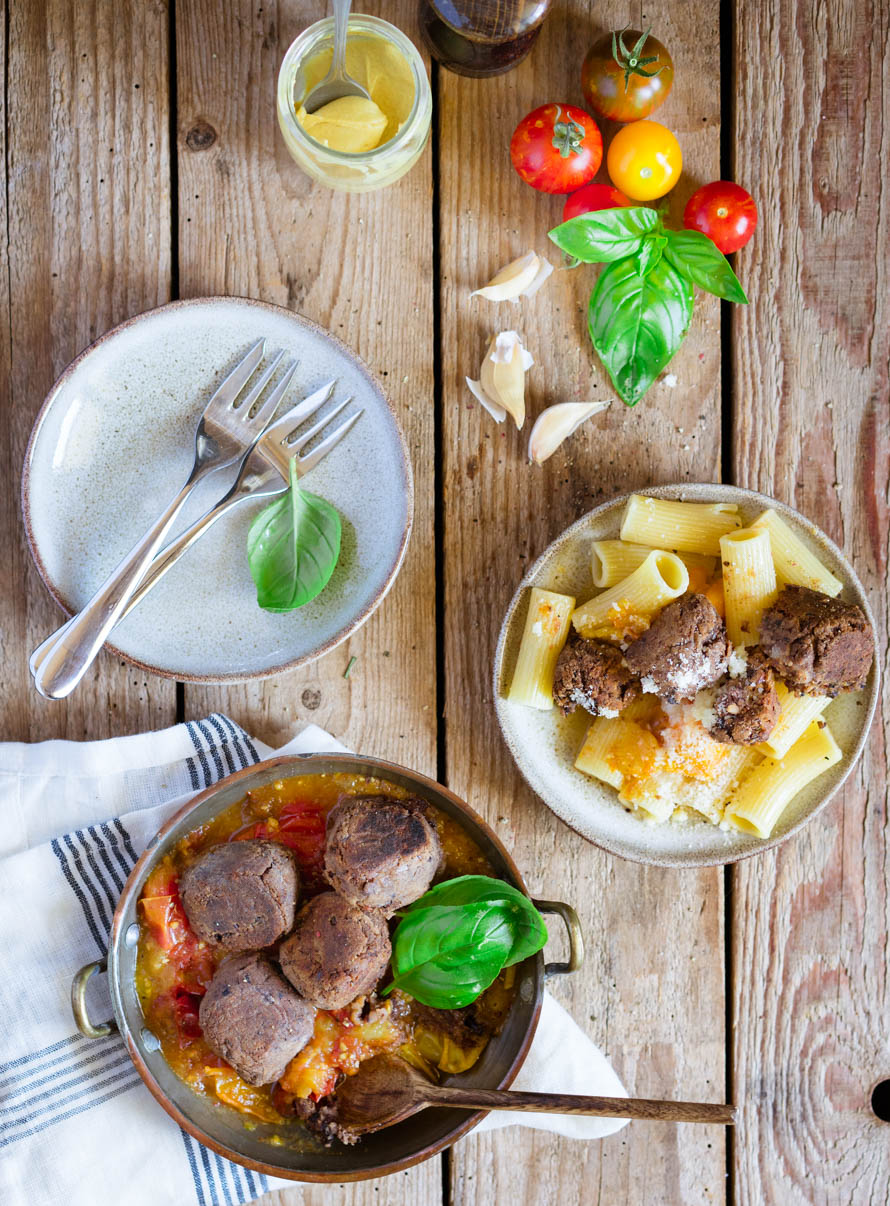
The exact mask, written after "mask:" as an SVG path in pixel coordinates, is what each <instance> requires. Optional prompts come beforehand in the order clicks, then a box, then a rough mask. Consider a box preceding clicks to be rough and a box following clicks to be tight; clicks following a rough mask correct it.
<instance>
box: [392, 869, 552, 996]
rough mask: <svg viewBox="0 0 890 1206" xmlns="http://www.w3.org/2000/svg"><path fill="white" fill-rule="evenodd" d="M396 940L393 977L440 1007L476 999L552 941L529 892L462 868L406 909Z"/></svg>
mask: <svg viewBox="0 0 890 1206" xmlns="http://www.w3.org/2000/svg"><path fill="white" fill-rule="evenodd" d="M401 918H402V919H401V921H400V922H399V924H398V926H397V927H396V931H395V934H394V935H393V942H392V949H393V953H392V969H393V979H392V983H391V984H389V985H388V986H387V987H386V989H385V990H384V992H390V991H392V989H393V988H400V989H402V991H403V992H406V993H408V995H409V996H412V997H414V998H415V1000H417V1001H420V1002H421V1004H423V1005H429V1006H431V1007H432V1008H434V1009H461V1008H462V1007H463V1006H464V1005H469V1004H470V1002H472V1001H475V1000H476V998H477V997H478V996H479V995H480V993H482V992H484V991H485V989H486V988H488V986H489V985H490V984H492V983H493V982H494V981H495V979H496V978H497V976H498V975H499V974H500V972H501V971H502V970H503V969H504V968H505V967H510V966H511V965H512V964H514V963H519V962H521V960H523V959H526V958H528V956H529V955H533V954H535V952H536V951H539V950H540V949H541V948H542V947H543V945H544V943H545V942H546V941H547V928H546V926H545V925H544V922H543V920H542V918H541V914H540V913H539V912H538V910H537V909H536V908H535V906H534V905H533V904H532V902H531V901H530V900H529V899H528V897H527V896H524V895H523V893H522V892H520V891H519V890H518V889H516V888H513V887H511V886H510V885H509V884H506V883H504V882H503V881H502V880H499V879H493V878H492V877H490V876H488V875H462V876H459V877H458V878H457V879H449V880H445V881H444V882H443V883H441V884H437V885H436V887H435V888H431V889H430V891H429V892H426V893H425V894H424V895H423V896H421V897H420V899H419V900H415V901H414V903H413V904H411V905H409V906H408V907H407V908H406V909H403V910H402V911H401Z"/></svg>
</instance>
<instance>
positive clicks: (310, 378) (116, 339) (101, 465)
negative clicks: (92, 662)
mask: <svg viewBox="0 0 890 1206" xmlns="http://www.w3.org/2000/svg"><path fill="white" fill-rule="evenodd" d="M260 337H265V338H266V340H267V353H268V354H271V353H272V352H273V351H275V350H277V349H279V348H281V349H284V351H285V352H286V353H287V354H288V355H289V356H292V357H295V358H296V359H297V360H298V361H299V368H298V369H297V373H296V376H295V377H294V383H293V385H292V387H291V390H290V391H289V393H288V395H287V398H286V399H285V403H283V405H285V404H290V405H293V404H294V403H296V402H297V401H298V400H299V399H300V398H301V397H305V396H306V395H307V394H309V393H311V392H312V390H314V389H317V388H318V386H319V385H322V384H323V383H324V382H325V381H328V380H330V379H331V378H333V377H335V378H337V385H336V389H335V392H334V398H333V400H332V402H331V403H330V404H329V406H328V407H326V408H325V410H327V409H330V407H332V406H333V402H334V401H335V400H338V399H343V398H346V397H347V396H348V395H350V394H351V395H352V396H353V398H354V403H353V405H352V406H350V407H349V408H348V411H347V413H352V411H353V409H355V408H358V407H362V408H364V412H365V413H364V415H363V416H362V418H361V419H360V420H359V422H358V423H357V424H356V426H355V428H354V429H353V430H352V431H351V432H350V433H349V435H348V436H347V438H346V439H345V440H343V442H342V443H340V444H339V445H338V446H337V447H336V448H335V449H334V450H333V452H332V453H331V454H330V455H329V456H328V457H327V458H326V459H325V460H324V461H323V462H322V463H321V464H320V465H319V466H318V467H317V468H316V469H314V470H313V471H312V472H311V473H310V474H308V475H307V476H306V478H305V479H304V481H305V484H306V486H307V488H308V489H310V490H312V491H314V492H315V493H317V494H321V495H322V496H323V497H325V498H327V499H329V500H330V501H331V502H332V503H333V504H334V505H335V506H336V507H337V509H338V510H339V512H340V515H341V516H342V519H343V545H342V552H341V555H340V561H339V563H338V565H337V568H336V569H335V571H334V575H333V577H332V579H331V581H330V583H329V584H328V586H327V587H326V588H325V590H324V591H322V593H321V594H320V595H319V596H318V598H317V599H314V600H313V601H312V602H311V603H308V604H306V606H304V607H300V608H298V609H297V610H296V611H292V612H289V613H287V614H286V615H272V614H270V613H268V612H264V611H261V610H260V608H259V607H258V606H257V604H256V591H255V589H254V585H253V581H252V579H251V577H250V571H249V569H248V566H247V556H246V552H245V542H246V539H247V530H248V527H249V526H250V523H251V521H252V519H253V518H254V516H255V515H256V514H257V512H258V511H259V510H260V508H261V507H263V506H264V505H266V502H267V501H268V500H266V501H263V500H258V501H257V502H245V503H242V504H241V505H240V506H239V507H236V508H235V509H234V510H233V511H232V512H231V513H230V514H228V515H226V516H225V517H224V518H223V519H221V520H220V521H219V523H217V524H216V526H215V527H213V528H212V529H211V530H210V531H209V532H208V533H207V534H206V535H205V536H204V537H202V539H201V540H200V541H199V542H198V543H197V544H196V545H195V546H194V548H192V549H190V550H189V552H188V553H186V554H185V556H184V557H183V558H182V560H181V561H180V562H179V563H178V564H177V565H176V566H175V567H174V568H173V569H172V570H171V571H170V572H169V573H168V574H167V575H166V577H165V578H163V579H162V581H161V582H160V583H159V584H158V586H157V587H156V588H155V590H154V591H152V593H151V594H150V595H148V596H147V597H146V599H145V600H144V602H143V603H142V604H141V605H140V606H139V607H137V608H136V609H135V610H134V611H133V612H132V613H131V614H130V615H129V616H127V618H126V619H125V620H124V621H123V622H122V623H121V624H120V625H119V626H118V627H117V628H116V629H115V630H114V635H113V648H112V652H115V653H119V654H121V655H122V656H123V657H125V658H127V659H128V660H129V661H131V662H134V663H136V664H137V665H139V666H142V667H144V668H145V669H148V670H153V671H155V672H156V673H157V674H163V675H165V676H167V677H170V678H177V679H184V680H186V681H190V682H199V681H203V682H206V681H210V682H224V681H231V680H239V679H240V680H243V679H251V678H259V677H263V676H265V675H269V674H275V673H278V672H279V671H281V670H286V669H289V668H291V667H294V666H298V665H301V664H303V663H305V662H308V661H311V660H313V659H314V658H317V657H318V656H320V655H321V654H322V653H325V652H327V651H328V650H330V649H333V647H334V646H335V645H337V644H338V643H339V642H340V641H342V640H344V639H345V638H346V637H347V636H349V635H350V633H352V632H354V631H355V630H356V629H357V628H358V627H359V626H360V625H361V624H363V623H364V622H365V620H366V619H367V618H368V616H369V615H370V614H371V612H372V611H373V610H374V609H375V607H377V605H378V604H379V603H380V601H381V600H382V599H383V597H384V595H385V594H386V592H387V591H388V590H389V588H390V587H391V586H392V583H393V581H394V580H395V577H396V574H397V573H398V571H399V567H400V566H401V563H402V558H403V557H404V554H405V549H406V547H407V543H408V536H409V534H410V531H411V521H412V515H413V485H412V478H411V468H410V464H409V461H408V454H407V449H406V447H405V441H404V437H403V436H402V432H401V430H400V428H399V424H398V422H397V420H396V417H395V415H394V413H393V411H392V408H391V406H390V404H389V402H388V401H387V399H386V397H385V395H384V394H383V392H382V390H381V389H380V387H379V385H378V384H377V382H376V381H375V380H374V379H373V378H372V376H371V375H370V373H369V372H368V370H367V368H366V367H365V366H364V364H362V362H361V361H360V360H359V359H358V357H357V356H355V355H354V353H353V352H351V351H350V350H349V348H347V347H346V346H345V345H344V344H342V343H341V342H340V341H339V340H338V339H335V338H334V336H332V335H330V334H329V333H328V332H327V331H325V330H323V329H322V328H321V327H318V326H316V325H315V324H314V323H311V322H309V321H308V320H307V319H305V318H301V317H300V316H299V315H297V314H292V313H291V312H290V311H288V310H283V309H281V308H280V307H278V306H271V305H266V304H265V303H262V302H257V301H251V300H247V299H242V298H223V297H218V298H201V299H197V300H195V301H184V302H173V303H172V304H170V305H168V306H162V307H161V308H160V309H158V310H151V311H149V312H148V313H147V314H142V315H140V316H139V317H138V318H134V319H131V320H130V321H129V322H125V323H123V324H122V325H121V326H119V327H116V328H115V329H114V330H113V331H109V332H108V334H107V335H104V336H103V337H102V338H101V339H99V340H98V341H97V342H96V343H94V344H93V345H92V346H91V347H89V348H87V350H86V351H85V352H84V353H83V354H82V355H81V356H79V357H78V358H77V360H75V361H73V363H72V364H70V365H69V366H68V368H67V369H66V370H65V372H64V373H63V374H62V376H61V377H60V378H59V380H58V381H57V382H56V384H55V385H54V387H53V389H52V390H51V391H50V394H49V396H48V397H47V399H46V401H45V402H44V404H43V408H42V409H41V411H40V414H39V415H38V417H37V422H36V423H35V425H34V430H33V432H32V433H31V440H30V442H29V444H28V451H27V454H26V457H25V467H24V476H23V482H22V504H23V511H24V518H25V526H26V529H27V533H28V539H29V541H30V544H31V551H32V553H33V555H34V560H35V561H36V563H37V568H38V570H39V571H40V574H41V576H42V577H43V580H44V582H45V583H46V585H47V586H48V587H49V589H50V591H51V592H52V594H53V596H54V597H55V599H56V600H57V601H58V602H59V603H60V604H61V606H62V607H64V608H65V609H66V610H67V611H69V612H70V611H73V610H75V609H79V608H80V607H82V606H83V604H84V603H85V602H86V601H87V600H88V599H89V598H90V596H91V595H92V593H93V592H94V591H95V589H96V587H97V586H98V585H99V584H100V583H101V582H102V581H103V579H104V578H105V577H106V576H107V575H108V574H109V573H110V572H111V570H112V569H114V567H115V565H116V564H117V563H118V562H119V561H120V559H121V558H122V557H123V556H124V554H126V553H127V551H128V550H129V549H130V548H131V547H132V545H133V544H134V543H135V542H136V540H137V539H138V538H139V537H140V536H141V535H142V533H143V532H144V531H145V530H146V529H147V528H148V527H149V525H150V524H151V523H152V522H153V521H154V520H155V519H156V518H157V516H158V515H159V514H160V512H161V510H162V509H163V508H164V506H166V504H167V503H168V502H169V500H170V498H172V496H173V495H174V494H175V492H176V491H177V490H178V489H179V487H180V486H181V484H182V482H183V481H185V479H186V477H187V476H188V472H189V469H190V468H191V464H192V456H193V453H194V432H195V426H196V424H197V421H198V418H199V416H200V414H201V412H202V410H203V409H204V407H205V406H206V404H207V401H208V400H209V398H210V395H211V394H212V393H213V390H214V389H215V388H216V386H217V385H218V384H219V382H220V381H221V380H222V379H223V377H224V376H225V375H226V373H227V372H228V371H229V370H230V369H231V368H232V366H233V365H234V364H235V363H237V361H238V360H239V359H240V358H241V356H242V355H243V354H244V352H245V351H246V350H247V348H248V347H249V345H250V344H251V343H253V342H254V341H255V340H256V339H258V338H260ZM322 413H325V412H324V411H323V412H322ZM234 476H235V471H234V469H230V470H223V471H221V472H219V473H215V474H212V475H211V476H210V477H209V478H208V479H206V480H205V481H204V482H203V483H201V486H200V487H199V488H198V490H196V491H195V494H194V496H193V497H192V499H191V500H190V501H189V503H188V505H187V507H186V510H185V512H184V513H183V516H182V518H181V521H180V522H179V523H178V525H177V529H176V530H177V531H178V530H181V529H182V528H184V527H186V526H187V525H188V524H189V523H191V522H192V521H193V520H194V519H195V518H197V517H198V516H199V515H201V514H202V513H203V512H204V510H206V508H207V507H208V506H210V505H212V503H214V502H215V501H216V499H217V498H219V497H220V495H222V494H223V493H224V491H225V490H226V489H227V488H228V486H229V484H230V483H231V481H232V480H233V478H234ZM174 534H175V533H174Z"/></svg>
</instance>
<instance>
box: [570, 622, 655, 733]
mask: <svg viewBox="0 0 890 1206" xmlns="http://www.w3.org/2000/svg"><path fill="white" fill-rule="evenodd" d="M639 694H640V684H639V680H638V679H636V678H634V676H633V675H632V674H631V672H630V671H629V670H628V668H627V665H626V664H625V661H624V658H623V656H622V654H621V650H620V649H617V648H616V647H615V646H614V645H610V644H609V643H608V642H607V641H588V640H584V639H583V638H582V637H575V638H570V639H569V641H568V643H567V644H566V646H565V648H564V649H563V650H562V652H561V653H560V655H559V659H558V660H557V663H556V670H555V671H554V674H553V702H554V703H555V704H556V706H557V707H558V708H559V710H560V711H561V712H562V714H563V716H568V715H569V714H570V713H572V712H574V710H575V708H578V707H580V708H584V709H585V710H586V711H588V712H589V713H590V714H591V716H617V715H618V713H619V712H621V711H623V710H624V709H625V708H626V707H627V705H628V704H629V703H632V702H633V700H635V699H636V698H637V696H638V695H639Z"/></svg>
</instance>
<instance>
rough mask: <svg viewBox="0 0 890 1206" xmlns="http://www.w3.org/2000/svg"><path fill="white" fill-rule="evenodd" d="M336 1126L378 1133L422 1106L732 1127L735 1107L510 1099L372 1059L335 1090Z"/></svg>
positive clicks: (563, 1096) (387, 1059)
mask: <svg viewBox="0 0 890 1206" xmlns="http://www.w3.org/2000/svg"><path fill="white" fill-rule="evenodd" d="M336 1096H337V1117H338V1121H339V1123H340V1125H341V1126H343V1127H344V1128H345V1129H347V1130H349V1131H352V1132H353V1133H354V1134H357V1135H364V1134H367V1133H368V1132H370V1131H379V1130H382V1128H383V1127H385V1126H393V1125H394V1124H395V1123H396V1122H401V1121H402V1120H403V1119H405V1118H410V1116H411V1115H412V1114H416V1113H417V1112H418V1111H419V1110H423V1109H425V1108H426V1107H427V1106H453V1107H455V1108H456V1109H460V1110H534V1111H537V1112H538V1113H542V1114H587V1115H590V1116H592V1117H594V1118H650V1119H654V1120H656V1121H663V1122H714V1123H719V1124H720V1125H722V1126H732V1124H733V1123H734V1122H735V1107H734V1106H731V1105H720V1104H713V1105H711V1104H705V1103H702V1102H695V1101H649V1100H646V1099H645V1098H641V1097H580V1096H574V1095H572V1094H570V1093H511V1092H507V1091H506V1090H504V1089H459V1088H454V1087H451V1086H445V1085H434V1084H431V1083H430V1082H429V1081H428V1080H427V1079H426V1077H425V1076H422V1075H421V1073H420V1072H418V1071H416V1069H414V1068H412V1067H411V1065H410V1064H408V1063H406V1062H405V1060H403V1059H400V1058H399V1057H398V1056H394V1055H375V1056H374V1058H373V1059H369V1060H368V1061H367V1062H365V1063H363V1064H362V1065H361V1067H360V1068H359V1070H358V1072H356V1074H355V1075H354V1076H348V1077H347V1078H346V1080H345V1081H344V1082H343V1083H342V1084H341V1085H340V1087H339V1089H338V1090H337V1094H336Z"/></svg>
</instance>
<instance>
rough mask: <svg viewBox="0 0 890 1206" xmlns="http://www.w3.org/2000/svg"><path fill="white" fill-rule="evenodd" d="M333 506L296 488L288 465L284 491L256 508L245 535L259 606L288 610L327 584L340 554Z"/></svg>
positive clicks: (294, 475) (292, 467)
mask: <svg viewBox="0 0 890 1206" xmlns="http://www.w3.org/2000/svg"><path fill="white" fill-rule="evenodd" d="M340 534H341V524H340V516H339V515H338V514H337V509H336V508H335V507H333V506H331V504H330V503H329V502H326V501H325V499H323V498H319V497H318V495H317V494H310V493H309V491H308V490H302V489H301V488H300V485H299V482H298V481H297V469H296V465H295V463H294V462H293V461H291V465H290V486H289V487H288V490H287V493H286V494H284V495H282V497H281V498H279V499H276V500H275V502H273V503H270V505H269V506H268V507H265V508H264V509H263V510H262V511H260V513H259V515H258V516H257V517H256V519H255V520H254V521H253V523H252V524H251V525H250V531H249V532H248V534H247V561H248V564H249V566H250V573H251V576H252V578H253V581H254V585H255V586H256V589H257V603H258V604H259V605H260V607H262V608H263V610H264V611H273V612H284V611H292V610H293V609H294V608H295V607H302V606H303V604H304V603H308V602H309V601H310V600H311V599H314V598H315V597H316V595H318V594H320V593H321V591H323V590H324V588H325V587H326V586H327V584H328V582H329V581H330V579H331V575H332V574H333V572H334V566H335V565H336V564H337V560H338V558H339V556H340Z"/></svg>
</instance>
